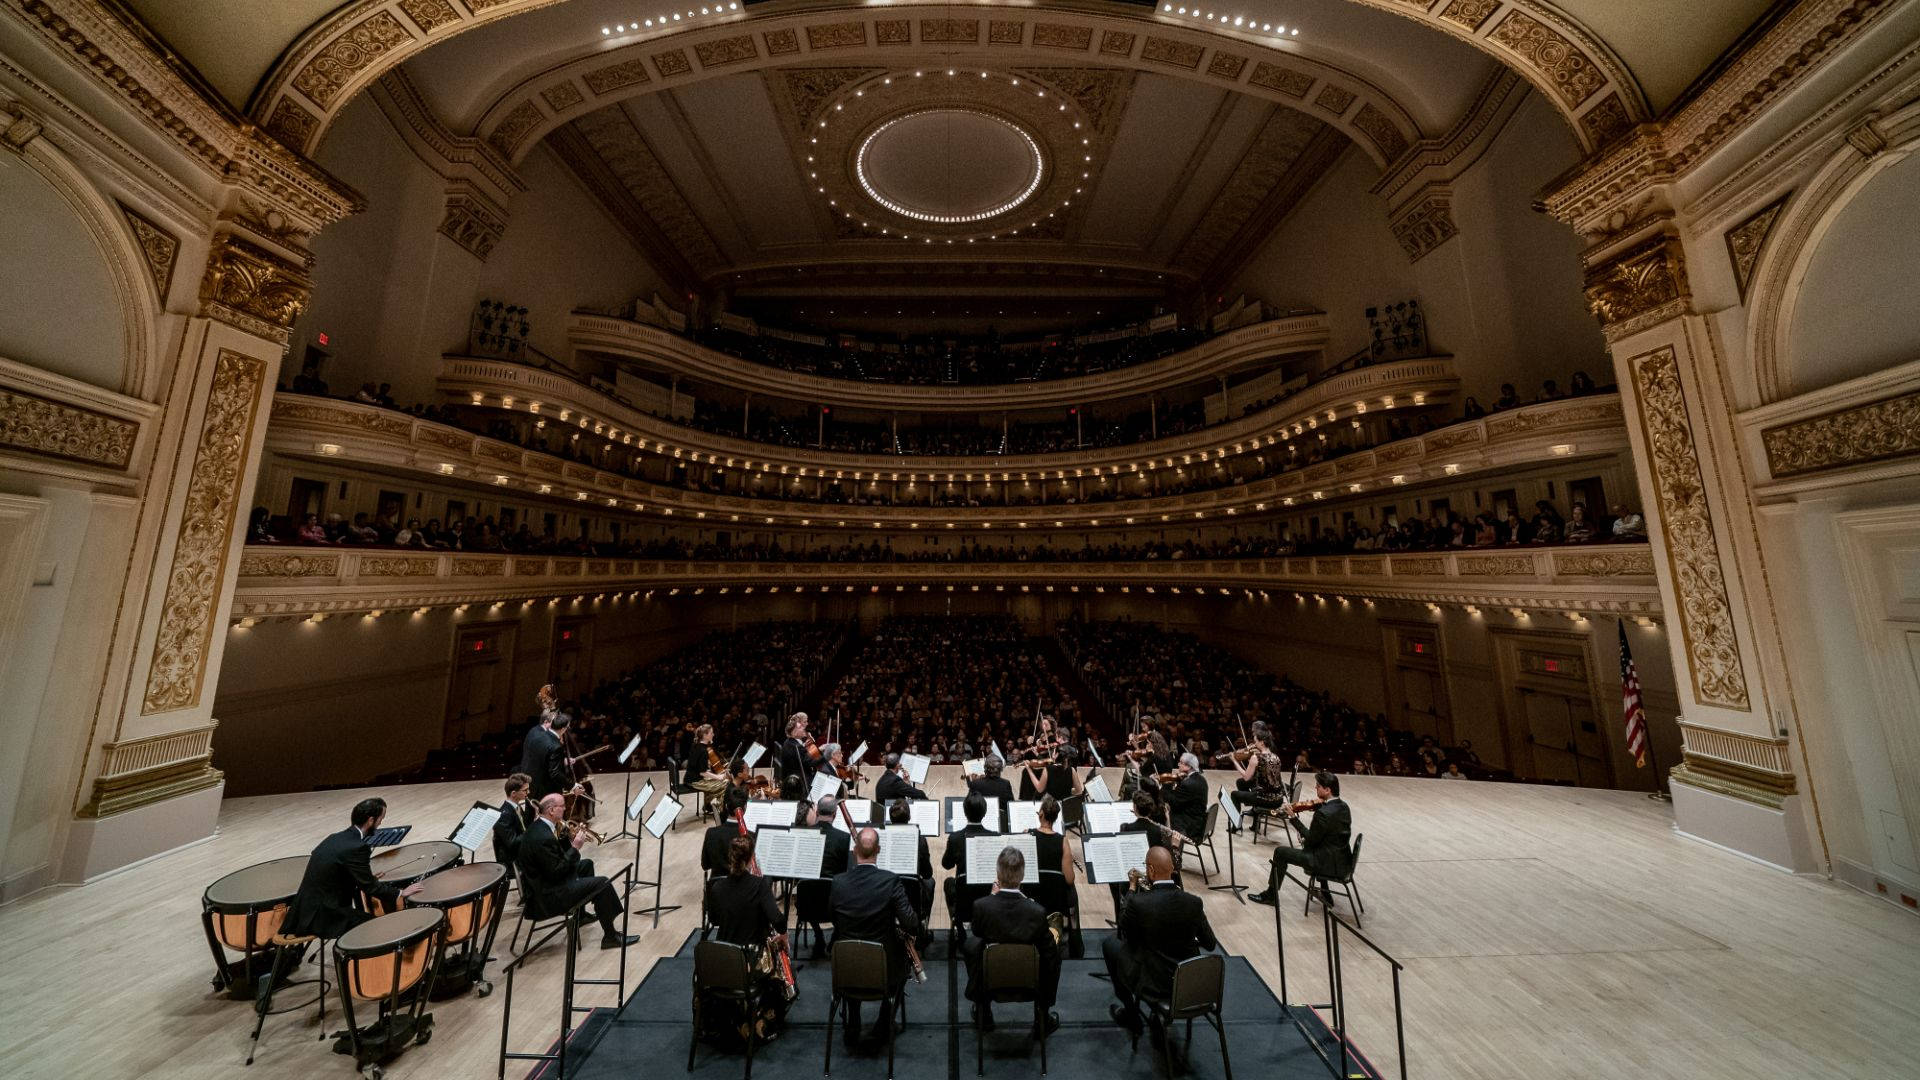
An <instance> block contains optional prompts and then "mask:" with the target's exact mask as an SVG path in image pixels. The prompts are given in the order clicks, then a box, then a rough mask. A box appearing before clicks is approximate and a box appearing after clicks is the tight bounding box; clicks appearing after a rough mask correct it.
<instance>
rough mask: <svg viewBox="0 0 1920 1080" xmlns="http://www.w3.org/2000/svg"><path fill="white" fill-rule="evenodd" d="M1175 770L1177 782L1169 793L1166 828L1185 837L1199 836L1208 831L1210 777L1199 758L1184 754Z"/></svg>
mask: <svg viewBox="0 0 1920 1080" xmlns="http://www.w3.org/2000/svg"><path fill="white" fill-rule="evenodd" d="M1173 771H1174V775H1175V776H1176V777H1177V778H1178V779H1176V780H1175V781H1174V783H1173V787H1172V789H1171V790H1170V791H1168V792H1167V825H1168V826H1169V827H1171V828H1172V829H1173V831H1174V832H1177V833H1179V834H1180V835H1182V836H1188V837H1197V836H1200V835H1201V834H1202V833H1204V832H1206V831H1207V778H1206V775H1205V774H1204V773H1202V772H1201V771H1200V758H1199V756H1198V755H1196V754H1191V753H1188V754H1181V755H1180V764H1179V765H1177V766H1175V767H1174V770H1173Z"/></svg>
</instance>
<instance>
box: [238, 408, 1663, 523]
mask: <svg viewBox="0 0 1920 1080" xmlns="http://www.w3.org/2000/svg"><path fill="white" fill-rule="evenodd" d="M1259 445H1260V446H1261V447H1264V446H1266V445H1268V443H1267V442H1266V441H1265V440H1264V439H1263V440H1261V441H1260V443H1259ZM267 446H268V448H269V449H270V450H273V451H275V452H278V453H281V454H285V455H288V456H292V457H307V458H320V459H328V460H338V461H350V462H357V463H361V464H367V465H375V466H380V467H384V468H389V469H397V470H401V471H408V472H415V473H418V474H420V475H424V476H438V477H442V478H454V479H462V480H466V481H469V482H474V483H480V484H486V485H491V486H497V487H503V488H511V489H513V490H515V491H516V492H517V493H519V494H521V495H532V496H544V497H550V498H554V499H561V500H571V501H575V502H590V503H593V504H596V505H598V506H602V507H604V508H606V509H609V510H620V511H630V512H632V513H634V514H636V515H639V516H642V517H652V516H653V515H659V516H660V517H662V518H668V519H677V520H678V521H680V522H685V521H687V519H689V518H691V519H692V520H693V521H696V522H707V523H711V524H719V523H733V522H738V523H742V524H752V525H782V526H794V525H797V526H800V527H803V528H813V529H828V528H839V529H855V528H864V529H880V528H890V529H896V530H902V531H906V530H914V529H920V528H929V529H931V528H957V527H966V528H980V529H994V528H1006V529H1015V530H1018V529H1055V528H1083V529H1084V528H1103V527H1104V528H1113V527H1119V526H1129V525H1140V524H1152V523H1155V522H1156V521H1157V522H1159V523H1172V522H1174V521H1178V520H1204V519H1207V518H1211V517H1213V516H1215V515H1225V516H1229V517H1236V516H1241V515H1249V514H1261V513H1269V514H1274V513H1280V512H1283V511H1284V510H1285V509H1287V508H1291V507H1293V506H1295V505H1299V504H1304V503H1308V502H1314V503H1318V502H1339V501H1341V500H1345V499H1352V498H1357V497H1361V496H1363V495H1365V494H1369V493H1373V492H1378V491H1380V490H1383V489H1389V488H1401V487H1412V486H1416V485H1418V484H1420V483H1423V482H1426V481H1430V480H1441V479H1448V478H1454V477H1459V476H1463V475H1471V474H1473V473H1477V472H1481V471H1484V470H1488V469H1498V468H1513V467H1522V466H1528V465H1533V464H1537V463H1538V462H1540V461H1544V460H1552V459H1554V458H1569V459H1570V458H1589V457H1595V456H1601V455H1611V454H1618V453H1622V452H1624V451H1625V450H1626V449H1627V432H1626V427H1625V423H1624V417H1623V415H1622V413H1621V405H1620V398H1619V396H1618V395H1615V394H1602V395H1594V396H1591V397H1581V398H1570V399H1566V400H1562V401H1552V402H1544V403H1542V404H1538V405H1530V406H1526V407H1524V408H1520V409H1515V410H1512V411H1510V412H1502V413H1496V414H1494V415H1492V416H1488V417H1485V418H1482V419H1478V420H1466V421H1461V422H1459V423H1456V424H1452V425H1450V426H1448V427H1444V428H1440V429H1438V430H1435V431H1432V432H1428V433H1426V434H1424V435H1420V436H1416V437H1413V438H1407V439H1400V440H1397V441H1394V442H1390V443H1385V444H1383V445H1380V446H1377V447H1374V448H1372V449H1370V450H1360V451H1355V452H1353V453H1350V454H1347V455H1346V456H1344V457H1339V458H1335V459H1333V460H1330V461H1323V462H1320V463H1318V464H1315V465H1311V466H1307V467H1305V468H1299V469H1291V470H1288V471H1285V472H1281V473H1277V474H1274V475H1269V476H1265V477H1262V478H1259V479H1256V480H1250V481H1246V482H1242V483H1236V484H1231V485H1228V486H1224V487H1219V488H1212V489H1208V490H1203V491H1193V492H1187V493H1183V494H1175V495H1165V496H1156V497H1151V498H1139V499H1118V500H1111V501H1101V502H1089V503H1061V504H1051V505H1019V506H936V505H931V504H927V503H908V502H896V503H894V504H892V505H885V506H873V505H850V504H843V503H830V502H807V501H799V500H791V499H770V498H754V497H749V496H739V495H723V494H715V493H711V492H703V491H697V490H690V489H687V488H681V487H674V486H670V485H666V484H657V483H650V482H648V481H645V480H638V479H634V478H632V477H628V476H623V475H620V474H618V473H612V472H608V471H606V470H603V469H596V468H593V467H591V466H588V465H584V464H581V463H579V462H575V461H568V460H566V459H564V458H560V457H556V456H554V455H552V454H546V453H541V452H539V451H534V450H527V449H524V448H522V447H520V446H517V445H514V444H512V443H506V442H500V441H498V440H494V439H489V438H486V437H484V436H479V435H475V434H473V433H472V432H469V431H465V430H462V429H460V428H455V427H450V426H448V425H445V424H440V423H436V422H433V421H429V420H423V419H419V418H417V417H413V416H409V415H407V414H404V413H396V412H393V411H392V410H388V409H381V408H377V407H374V406H368V405H358V404H355V403H352V402H345V401H337V400H333V399H329V398H313V397H308V396H304V395H299V394H290V393H282V394H279V395H277V396H276V397H275V399H274V405H273V413H272V421H271V423H270V425H269V427H268V430H267ZM1254 449H1255V447H1254V446H1253V445H1252V440H1249V441H1248V442H1245V443H1241V444H1237V445H1228V446H1223V447H1221V448H1220V449H1219V451H1218V456H1220V457H1225V458H1228V459H1231V458H1233V457H1236V456H1238V455H1240V454H1245V453H1252V452H1253V451H1254ZM1206 453H1208V454H1212V453H1214V451H1212V450H1209V451H1206ZM994 471H995V472H996V473H997V472H998V471H999V470H994ZM902 482H903V483H904V482H905V481H902Z"/></svg>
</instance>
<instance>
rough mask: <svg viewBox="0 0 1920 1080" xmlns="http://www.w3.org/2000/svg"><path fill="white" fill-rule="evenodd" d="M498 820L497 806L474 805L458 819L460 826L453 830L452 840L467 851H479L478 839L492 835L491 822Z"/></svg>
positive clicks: (498, 811)
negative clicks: (464, 815) (465, 814)
mask: <svg viewBox="0 0 1920 1080" xmlns="http://www.w3.org/2000/svg"><path fill="white" fill-rule="evenodd" d="M499 820H500V809H499V807H495V806H475V807H474V808H473V809H471V810H468V811H467V816H466V817H463V818H461V819H460V827H459V828H458V829H455V830H454V831H453V842H454V843H456V844H459V845H460V846H461V847H463V848H466V849H467V850H468V851H479V850H480V841H482V840H485V839H486V838H487V837H489V836H492V835H493V823H494V822H496V821H499Z"/></svg>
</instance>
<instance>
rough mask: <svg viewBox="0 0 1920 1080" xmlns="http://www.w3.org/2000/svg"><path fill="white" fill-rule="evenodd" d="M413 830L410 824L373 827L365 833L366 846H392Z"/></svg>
mask: <svg viewBox="0 0 1920 1080" xmlns="http://www.w3.org/2000/svg"><path fill="white" fill-rule="evenodd" d="M411 831H413V826H411V825H389V826H387V827H386V828H384V829H375V830H373V831H372V832H370V833H368V834H367V846H368V847H394V846H396V845H398V844H399V843H400V841H402V840H405V839H406V838H407V833H409V832H411Z"/></svg>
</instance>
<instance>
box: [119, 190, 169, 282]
mask: <svg viewBox="0 0 1920 1080" xmlns="http://www.w3.org/2000/svg"><path fill="white" fill-rule="evenodd" d="M114 205H115V206H118V207H119V208H120V216H121V217H122V218H124V219H125V220H126V223H127V228H128V229H129V230H131V231H132V233H133V239H134V242H135V243H136V244H138V245H139V246H140V256H141V258H143V259H145V260H146V263H147V274H148V275H149V276H150V277H151V278H152V279H153V290H154V296H155V298H156V299H157V300H158V301H159V302H160V304H161V305H162V306H164V305H165V304H166V302H167V292H168V290H169V289H171V288H172V287H173V264H174V261H175V260H176V259H177V258H178V257H179V255H180V240H179V238H177V237H175V236H174V235H173V234H172V233H170V232H168V231H167V230H165V229H163V228H161V227H160V226H158V225H156V224H154V222H153V219H152V218H149V217H147V215H145V214H142V213H141V212H140V211H138V210H135V209H134V208H133V207H131V206H128V205H127V204H126V203H123V202H120V201H119V200H117V199H116V200H114Z"/></svg>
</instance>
